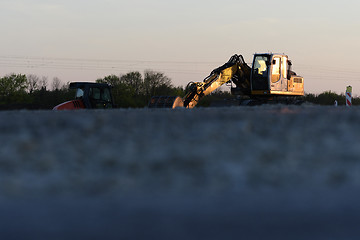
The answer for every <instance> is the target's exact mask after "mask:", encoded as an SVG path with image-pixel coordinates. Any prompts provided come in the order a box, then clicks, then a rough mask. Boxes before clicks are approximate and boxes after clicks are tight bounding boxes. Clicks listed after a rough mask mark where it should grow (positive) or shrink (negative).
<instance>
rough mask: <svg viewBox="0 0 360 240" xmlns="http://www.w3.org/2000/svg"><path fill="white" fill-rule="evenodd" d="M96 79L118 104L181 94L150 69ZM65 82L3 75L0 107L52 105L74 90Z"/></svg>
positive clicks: (142, 102)
mask: <svg viewBox="0 0 360 240" xmlns="http://www.w3.org/2000/svg"><path fill="white" fill-rule="evenodd" d="M96 82H98V83H107V84H110V85H111V86H112V94H113V98H114V102H115V103H116V105H117V106H118V107H122V108H129V107H132V108H141V107H145V106H147V104H148V102H149V100H150V98H151V96H153V95H179V96H183V95H184V89H183V88H182V87H175V86H173V85H172V82H171V79H170V78H169V77H167V76H166V75H165V74H164V73H162V72H157V71H152V70H145V71H144V73H143V74H141V73H140V72H138V71H132V72H128V73H127V74H124V75H120V76H116V75H108V76H106V77H104V78H100V79H97V80H96ZM69 84H70V83H69V82H68V83H66V84H62V83H61V80H60V79H59V78H57V77H55V78H53V79H52V81H49V79H48V78H47V77H39V76H36V75H33V74H31V75H24V74H9V75H6V76H4V77H1V78H0V109H1V110H5V109H52V108H53V107H54V106H56V105H58V104H60V103H62V102H65V101H68V100H71V99H73V98H74V96H75V91H74V90H73V89H69Z"/></svg>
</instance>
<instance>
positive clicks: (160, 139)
mask: <svg viewBox="0 0 360 240" xmlns="http://www.w3.org/2000/svg"><path fill="white" fill-rule="evenodd" d="M0 121H1V122H0V130H1V134H0V141H1V145H0V212H1V214H0V239H2V240H6V239H161V240H162V239H166V240H167V239H175V240H177V239H179V240H180V239H207V240H208V239H210V240H211V239H276V240H279V239H291V240H294V239H316V240H319V239H326V240H328V239H360V228H359V220H360V192H359V187H360V135H359V134H360V108H358V107H352V108H345V107H318V106H283V105H275V106H259V107H225V108H197V109H192V110H190V109H176V110H171V109H129V110H124V109H114V110H107V111H105V110H101V111H100V110H91V111H89V110H87V111H63V112H54V111H3V112H0Z"/></svg>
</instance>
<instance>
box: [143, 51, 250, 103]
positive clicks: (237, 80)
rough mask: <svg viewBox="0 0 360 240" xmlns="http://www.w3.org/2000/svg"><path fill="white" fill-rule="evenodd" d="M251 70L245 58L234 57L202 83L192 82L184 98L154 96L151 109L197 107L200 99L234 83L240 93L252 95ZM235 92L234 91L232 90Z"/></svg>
mask: <svg viewBox="0 0 360 240" xmlns="http://www.w3.org/2000/svg"><path fill="white" fill-rule="evenodd" d="M250 74H251V68H250V67H249V66H248V65H247V64H246V63H245V61H244V58H243V56H241V55H237V54H235V55H233V56H232V57H231V58H230V60H229V61H228V62H227V63H225V64H224V65H222V66H220V67H218V68H216V69H214V70H213V71H212V72H211V73H210V75H209V76H208V77H206V78H205V79H204V80H203V81H202V82H190V83H189V84H188V85H187V87H186V94H185V96H184V97H183V98H180V97H174V96H154V97H152V98H151V100H150V103H149V107H150V108H168V107H171V108H176V107H186V108H193V107H195V106H196V105H197V104H198V102H199V101H200V99H201V98H202V97H204V96H207V95H209V94H211V93H212V92H214V91H215V90H216V89H218V88H219V87H221V86H222V85H224V84H225V83H228V82H230V81H231V82H233V83H234V84H235V86H236V87H235V88H234V89H236V90H237V91H238V92H241V93H242V94H245V95H247V94H249V93H250ZM232 90H233V89H232Z"/></svg>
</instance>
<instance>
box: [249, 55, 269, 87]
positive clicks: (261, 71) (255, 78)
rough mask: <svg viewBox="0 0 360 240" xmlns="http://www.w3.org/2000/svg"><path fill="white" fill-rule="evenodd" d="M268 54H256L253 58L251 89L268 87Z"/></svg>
mask: <svg viewBox="0 0 360 240" xmlns="http://www.w3.org/2000/svg"><path fill="white" fill-rule="evenodd" d="M269 65H270V57H269V55H257V56H255V58H254V63H253V70H252V89H253V90H268V89H269V80H268V75H269Z"/></svg>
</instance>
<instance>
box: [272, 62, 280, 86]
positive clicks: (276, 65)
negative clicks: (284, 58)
mask: <svg viewBox="0 0 360 240" xmlns="http://www.w3.org/2000/svg"><path fill="white" fill-rule="evenodd" d="M280 63H281V61H280V57H275V58H274V59H273V62H272V71H271V72H272V74H271V82H272V83H276V82H277V81H279V80H280V69H281V65H280Z"/></svg>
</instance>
